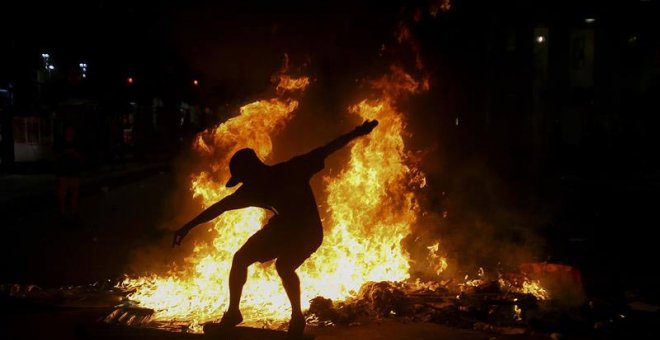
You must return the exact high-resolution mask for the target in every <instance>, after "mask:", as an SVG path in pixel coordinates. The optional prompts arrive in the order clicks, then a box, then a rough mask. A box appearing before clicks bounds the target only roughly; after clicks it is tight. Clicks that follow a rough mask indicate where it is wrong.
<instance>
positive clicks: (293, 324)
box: [287, 314, 305, 339]
mask: <svg viewBox="0 0 660 340" xmlns="http://www.w3.org/2000/svg"><path fill="white" fill-rule="evenodd" d="M304 331H305V317H304V316H302V314H301V315H294V316H292V317H291V320H290V321H289V330H288V331H287V338H288V339H300V338H302V336H303V333H304Z"/></svg>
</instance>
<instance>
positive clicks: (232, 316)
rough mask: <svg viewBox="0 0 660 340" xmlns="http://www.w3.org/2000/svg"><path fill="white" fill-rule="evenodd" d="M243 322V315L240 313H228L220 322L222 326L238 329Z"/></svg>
mask: <svg viewBox="0 0 660 340" xmlns="http://www.w3.org/2000/svg"><path fill="white" fill-rule="evenodd" d="M241 322H243V315H241V312H240V311H227V312H225V314H224V315H223V316H222V320H220V326H222V327H229V328H231V327H236V325H238V324H239V323H241Z"/></svg>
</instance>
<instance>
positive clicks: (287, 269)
mask: <svg viewBox="0 0 660 340" xmlns="http://www.w3.org/2000/svg"><path fill="white" fill-rule="evenodd" d="M298 262H299V263H298ZM301 263H302V262H301V261H291V260H290V259H287V258H279V259H277V262H275V269H277V274H278V275H279V276H280V278H281V279H282V285H283V286H284V290H285V291H286V295H287V297H288V298H289V301H290V302H291V317H292V318H295V317H302V310H301V307H300V279H299V278H298V274H296V268H298V266H300V264H301Z"/></svg>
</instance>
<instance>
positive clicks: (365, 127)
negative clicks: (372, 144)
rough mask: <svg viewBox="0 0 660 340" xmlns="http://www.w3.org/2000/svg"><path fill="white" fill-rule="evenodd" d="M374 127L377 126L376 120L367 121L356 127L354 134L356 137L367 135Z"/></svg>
mask: <svg viewBox="0 0 660 340" xmlns="http://www.w3.org/2000/svg"><path fill="white" fill-rule="evenodd" d="M376 125H378V121H377V120H375V119H374V120H367V121H365V122H364V123H362V125H360V126H358V127H356V128H355V132H357V134H358V135H360V136H363V135H366V134H369V133H370V132H371V131H372V130H373V129H374V128H375V127H376Z"/></svg>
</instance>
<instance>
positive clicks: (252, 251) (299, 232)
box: [238, 216, 323, 268]
mask: <svg viewBox="0 0 660 340" xmlns="http://www.w3.org/2000/svg"><path fill="white" fill-rule="evenodd" d="M322 241H323V230H322V228H321V226H320V225H318V226H317V228H314V227H313V223H312V225H311V226H309V225H306V224H303V223H296V222H291V221H287V220H285V219H282V218H280V217H279V216H275V217H273V218H271V219H270V220H269V221H268V223H267V224H266V225H265V226H264V227H263V228H262V229H261V230H259V231H257V232H256V233H255V234H254V235H252V236H251V237H250V238H249V239H248V240H247V241H246V242H245V244H244V245H243V246H242V247H241V249H239V250H238V251H239V252H243V253H244V254H245V255H247V256H248V257H249V258H251V259H253V260H255V261H259V262H262V263H263V262H268V261H270V260H273V259H278V261H286V262H288V263H290V264H291V265H293V266H294V267H295V268H297V267H298V266H300V265H301V264H302V263H303V262H304V261H305V260H306V259H307V258H309V257H310V256H311V255H312V253H314V252H315V251H316V250H317V249H318V248H319V247H320V246H321V242H322Z"/></svg>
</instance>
